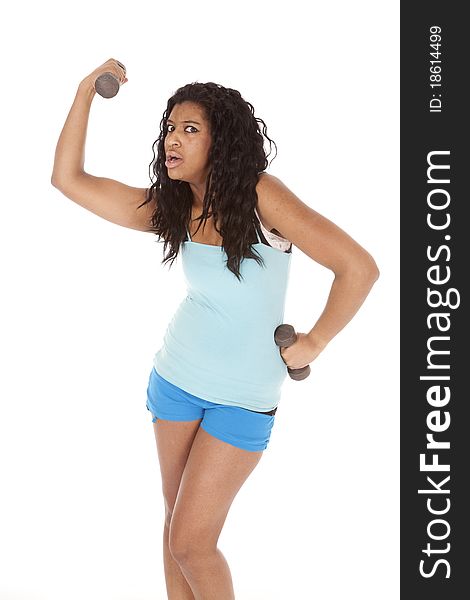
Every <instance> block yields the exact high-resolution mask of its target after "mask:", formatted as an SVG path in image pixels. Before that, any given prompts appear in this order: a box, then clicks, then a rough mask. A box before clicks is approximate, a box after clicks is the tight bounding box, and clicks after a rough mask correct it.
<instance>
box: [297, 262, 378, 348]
mask: <svg viewBox="0 0 470 600" xmlns="http://www.w3.org/2000/svg"><path fill="white" fill-rule="evenodd" d="M377 278H378V274H377V273H376V272H375V271H374V270H371V271H370V272H364V273H362V274H358V273H354V272H346V273H344V274H341V275H336V276H335V279H334V281H333V283H332V286H331V290H330V293H329V295H328V299H327V302H326V305H325V308H324V310H323V312H322V314H321V315H320V317H319V318H318V320H317V322H316V323H315V325H314V326H313V327H312V329H311V330H310V331H309V332H308V337H309V338H310V339H311V340H312V341H314V342H315V344H316V345H318V346H320V347H322V348H324V347H325V346H326V345H327V344H328V343H329V342H330V340H332V339H333V338H334V337H335V335H336V334H337V333H339V332H340V331H341V330H342V329H343V327H345V326H346V325H347V324H348V323H349V321H350V320H351V319H352V318H353V316H354V315H355V314H356V313H357V311H358V310H359V308H360V307H361V305H362V304H363V302H364V300H365V299H366V297H367V295H368V294H369V292H370V290H371V288H372V286H373V285H374V283H375V281H376V280H377Z"/></svg>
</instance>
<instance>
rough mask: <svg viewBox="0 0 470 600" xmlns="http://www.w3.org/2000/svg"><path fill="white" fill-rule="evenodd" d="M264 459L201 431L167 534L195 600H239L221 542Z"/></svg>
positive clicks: (185, 470) (197, 437)
mask: <svg viewBox="0 0 470 600" xmlns="http://www.w3.org/2000/svg"><path fill="white" fill-rule="evenodd" d="M262 454H263V451H262V450H260V451H257V452H251V451H248V450H243V449H241V448H237V447H235V446H232V445H231V444H228V443H227V442H223V441H222V440H219V439H217V438H216V437H214V436H212V435H210V434H209V433H207V432H206V431H205V430H204V429H202V428H199V429H198V432H197V434H196V437H195V438H194V442H193V445H192V447H191V451H190V454H189V457H188V460H187V462H186V466H185V469H184V472H183V475H182V478H181V483H180V487H179V491H178V497H177V499H176V503H175V505H174V510H173V516H172V518H171V523H170V531H169V547H170V552H171V554H172V556H173V557H174V558H175V560H176V561H177V562H178V564H179V566H180V568H181V571H182V573H183V575H184V576H185V578H186V579H187V581H188V583H189V585H190V587H191V590H192V592H193V594H194V598H195V600H234V598H235V593H234V588H233V582H232V576H231V573H230V569H229V566H228V564H227V561H226V560H225V557H224V555H223V554H222V552H221V551H220V550H219V549H218V547H217V541H218V539H219V536H220V532H221V531H222V527H223V525H224V523H225V519H226V517H227V514H228V510H229V508H230V506H231V504H232V502H233V500H234V498H235V496H236V494H237V493H238V491H239V489H240V488H241V486H242V485H243V483H244V482H245V481H246V479H247V477H248V476H249V474H250V473H251V472H252V471H253V469H254V468H255V466H256V465H257V464H258V462H259V461H260V459H261V456H262ZM241 525H242V524H241Z"/></svg>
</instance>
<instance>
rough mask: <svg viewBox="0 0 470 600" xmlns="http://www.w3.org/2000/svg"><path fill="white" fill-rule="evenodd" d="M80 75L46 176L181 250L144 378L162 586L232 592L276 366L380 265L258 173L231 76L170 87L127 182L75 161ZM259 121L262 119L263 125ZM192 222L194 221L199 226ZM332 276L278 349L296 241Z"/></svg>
mask: <svg viewBox="0 0 470 600" xmlns="http://www.w3.org/2000/svg"><path fill="white" fill-rule="evenodd" d="M106 71H111V72H112V73H114V74H115V75H116V76H117V77H118V78H119V80H120V82H121V84H123V83H125V82H126V81H127V78H126V73H125V69H124V68H123V66H122V65H121V63H119V62H118V61H116V60H114V59H110V60H108V61H107V62H106V63H104V64H103V65H101V66H100V67H99V68H97V69H96V70H95V71H93V72H92V73H91V74H90V75H88V76H87V77H85V78H84V79H83V80H82V81H81V83H80V85H79V87H78V91H77V94H76V97H75V100H74V103H73V105H72V108H71V110H70V113H69V115H68V117H67V120H66V122H65V125H64V128H63V130H62V133H61V135H60V138H59V141H58V144H57V149H56V155H55V163H54V170H53V175H52V184H53V185H54V186H55V187H57V188H58V189H59V190H60V191H61V192H62V193H63V194H65V195H66V196H67V197H68V198H70V199H72V200H73V201H75V202H77V203H78V204H80V205H81V206H83V207H84V208H86V209H88V210H90V211H92V212H93V213H95V214H97V215H99V216H100V217H103V218H104V219H107V220H108V221H111V222H113V223H117V224H119V225H122V226H124V227H130V228H132V229H137V230H139V231H145V232H148V233H154V234H156V235H158V236H159V238H160V239H163V241H164V252H165V251H166V249H167V247H169V252H168V254H167V255H166V256H165V257H164V259H163V261H162V262H165V261H168V260H170V259H171V260H172V262H173V261H174V260H175V258H176V257H177V255H178V253H179V252H181V253H182V264H183V269H184V274H185V277H186V280H187V283H188V294H187V296H186V298H184V300H183V301H182V302H181V304H180V305H179V307H178V309H177V310H176V313H175V315H174V317H173V319H172V320H171V322H170V323H169V325H168V328H167V330H166V333H165V336H164V340H163V345H162V347H161V348H160V350H159V351H158V352H157V353H156V355H155V357H154V360H153V366H152V370H151V373H150V377H149V383H148V389H147V404H146V407H147V409H148V410H149V411H150V412H151V414H152V417H153V418H152V421H153V427H154V431H155V438H156V444H157V450H158V458H159V463H160V470H161V476H162V489H163V496H164V504H165V513H166V514H165V522H164V526H163V556H164V570H165V578H166V586H167V592H168V598H170V599H175V600H176V599H178V600H183V599H186V598H188V599H190V598H204V600H209V599H217V600H229V599H232V598H234V590H233V584H232V579H231V574H230V569H229V567H228V564H227V562H226V560H225V558H224V556H223V554H222V553H221V551H220V550H219V549H218V547H217V540H218V538H219V535H220V533H221V530H222V527H223V525H224V522H225V519H226V517H227V514H228V510H229V508H230V506H231V504H232V502H233V500H234V498H235V496H236V494H237V492H238V491H239V490H240V488H241V486H242V485H243V483H244V482H245V481H246V479H247V477H248V476H249V475H250V473H251V472H252V471H253V469H254V468H255V466H256V465H257V464H258V462H259V461H260V459H261V456H262V454H263V450H265V449H266V448H267V445H268V442H269V437H270V433H271V429H272V427H273V423H274V418H275V416H274V415H275V412H276V408H277V405H278V402H279V399H280V388H281V384H282V382H283V380H284V379H285V377H286V375H287V367H290V368H294V369H297V368H301V367H304V366H306V365H308V364H309V363H311V362H312V361H313V360H315V358H316V357H317V356H318V355H319V354H320V352H321V351H322V350H323V349H324V348H325V346H326V345H327V344H328V342H329V341H330V340H331V339H332V338H333V337H334V336H335V335H336V334H337V333H338V332H339V331H340V330H341V329H343V327H344V326H345V325H346V324H347V323H348V322H349V321H350V319H351V318H352V317H353V316H354V314H355V313H356V312H357V310H358V309H359V307H360V306H361V304H362V303H363V302H364V300H365V298H366V296H367V294H368V293H369V291H370V289H371V287H372V285H373V284H374V282H375V281H376V279H377V278H378V276H379V271H378V269H377V266H376V264H375V262H374V260H373V258H372V257H371V256H370V254H369V253H368V252H367V251H366V250H364V248H362V247H361V246H360V245H359V244H358V243H356V242H355V241H354V240H353V239H351V237H350V236H349V235H347V234H346V233H345V232H344V231H342V230H341V229H340V228H339V227H337V226H336V225H334V224H333V223H332V222H331V221H329V220H328V219H326V218H325V217H323V216H322V215H320V214H319V213H317V212H315V211H314V210H313V209H312V208H310V207H309V206H307V205H306V204H304V203H303V202H302V201H301V200H300V199H299V198H297V196H295V195H294V194H293V193H292V192H291V191H290V190H289V189H288V187H287V186H286V185H285V184H284V183H283V182H282V181H281V180H280V179H278V178H277V177H275V176H273V175H270V174H267V173H266V172H265V170H266V168H267V165H268V163H267V155H266V154H265V152H264V146H263V140H264V138H263V136H264V137H266V138H267V139H268V140H269V143H270V147H271V142H272V140H270V138H269V137H268V136H267V134H266V125H265V123H264V121H262V119H258V118H255V116H254V110H253V107H252V105H251V104H250V103H249V102H246V101H245V100H244V99H243V98H242V96H241V95H240V93H239V92H238V91H236V90H233V89H230V88H225V87H223V86H221V85H217V84H215V83H206V84H202V83H192V84H188V85H185V86H184V87H182V88H180V89H178V90H177V91H176V93H175V94H174V95H173V96H172V97H171V98H170V99H169V100H168V103H167V107H166V110H165V112H164V114H163V118H162V121H161V124H160V126H161V131H160V135H159V137H158V139H157V140H156V142H155V143H156V144H157V143H158V145H157V155H156V157H155V153H154V159H153V161H152V162H153V172H154V175H155V176H156V180H155V182H154V183H152V185H151V186H150V187H148V188H136V187H131V186H127V185H125V184H123V183H120V182H118V181H115V180H112V179H107V178H104V177H95V176H93V175H90V174H89V173H86V172H85V171H84V147H85V139H86V129H87V123H88V117H89V111H90V106H91V103H92V100H93V97H94V95H95V93H96V91H95V88H94V82H95V80H96V78H97V77H98V76H99V75H100V74H102V73H104V72H106ZM259 123H263V126H264V127H263V132H261V131H260V128H259ZM201 226H202V227H201ZM293 246H295V247H296V248H298V249H300V250H301V251H302V252H304V253H305V254H306V255H307V256H309V257H310V258H311V259H312V260H314V261H316V262H317V263H320V264H321V265H323V266H325V267H326V268H328V269H331V270H332V271H333V273H334V275H335V277H334V281H333V283H332V286H331V291H330V294H329V296H328V300H327V302H326V305H325V308H324V310H323V312H322V314H321V315H320V317H319V318H318V319H317V321H316V322H315V323H314V324H313V326H312V328H311V330H310V331H309V332H308V333H300V332H297V336H298V339H297V341H296V342H295V343H294V344H293V345H292V346H290V347H289V348H282V349H279V347H278V346H276V344H275V342H274V330H275V328H276V327H277V326H278V325H279V324H281V323H282V322H283V313H284V300H285V293H286V288H287V281H288V274H289V267H290V261H291V256H292V247H293Z"/></svg>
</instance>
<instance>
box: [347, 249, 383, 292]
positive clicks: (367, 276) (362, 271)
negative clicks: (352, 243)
mask: <svg viewBox="0 0 470 600" xmlns="http://www.w3.org/2000/svg"><path fill="white" fill-rule="evenodd" d="M353 270H354V274H355V277H356V278H357V279H361V280H362V281H364V283H367V284H369V285H370V287H372V286H373V285H374V283H375V282H376V281H377V279H378V278H379V277H380V271H379V268H378V266H377V263H376V262H375V260H374V259H373V258H372V256H371V255H370V254H366V255H365V256H364V257H363V258H362V260H361V261H359V262H358V264H357V265H355V267H354V268H353Z"/></svg>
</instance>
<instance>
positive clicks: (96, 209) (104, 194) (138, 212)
mask: <svg viewBox="0 0 470 600" xmlns="http://www.w3.org/2000/svg"><path fill="white" fill-rule="evenodd" d="M53 185H54V186H55V187H57V189H58V190H60V191H61V192H62V193H63V194H64V195H65V196H67V198H70V199H71V200H73V201H74V202H76V203H77V204H79V205H80V206H83V208H86V209H87V210H89V211H91V212H92V213H94V214H95V215H98V216H99V217H102V218H103V219H106V221H110V222H111V223H115V224H116V225H121V226H122V227H128V228H130V229H136V230H138V231H145V232H148V233H151V224H150V218H151V216H152V214H153V212H154V210H155V203H156V201H155V198H152V200H151V201H150V202H148V203H147V204H144V206H141V207H140V208H137V207H138V206H139V205H140V204H142V202H144V200H145V199H146V194H147V188H137V187H132V186H130V185H126V184H124V183H121V182H119V181H116V180H114V179H109V178H107V177H95V176H94V175H90V174H89V173H82V174H80V175H78V176H77V177H74V178H73V179H72V180H70V181H67V182H66V183H57V184H56V183H53Z"/></svg>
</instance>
